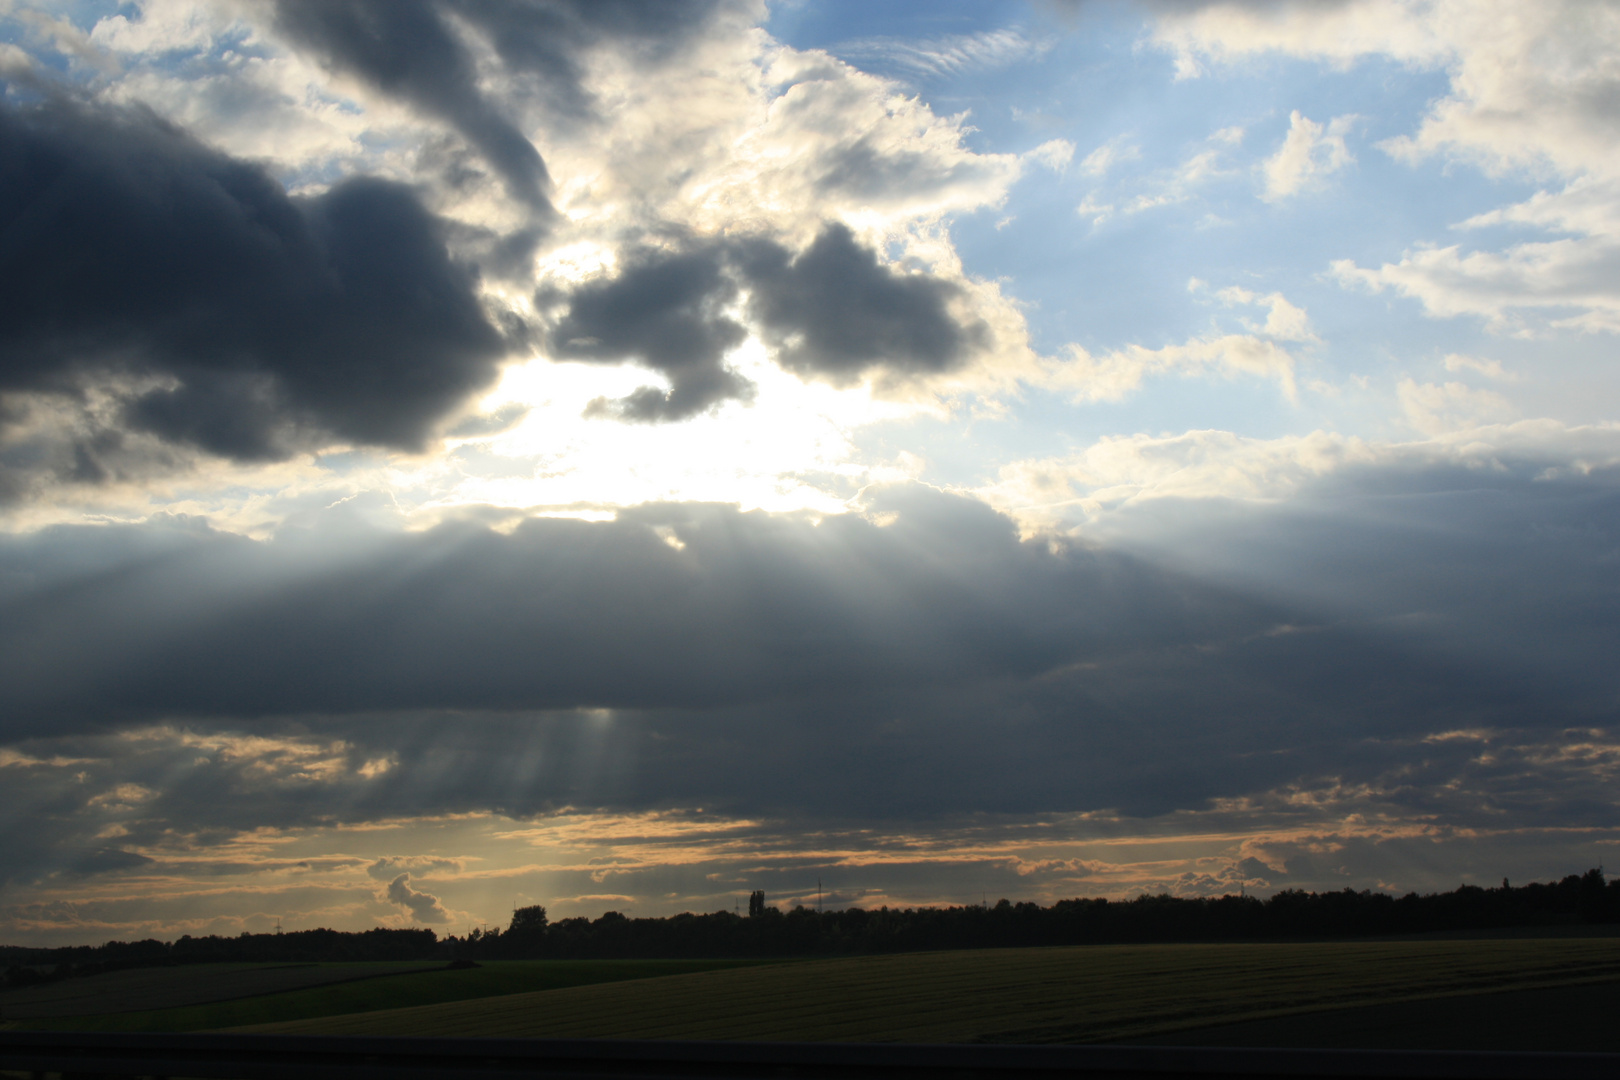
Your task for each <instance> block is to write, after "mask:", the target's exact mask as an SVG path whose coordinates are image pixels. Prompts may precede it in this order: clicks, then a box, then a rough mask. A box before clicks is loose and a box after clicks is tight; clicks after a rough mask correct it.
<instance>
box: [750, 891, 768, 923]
mask: <svg viewBox="0 0 1620 1080" xmlns="http://www.w3.org/2000/svg"><path fill="white" fill-rule="evenodd" d="M763 914H765V891H764V890H763V889H755V890H754V891H753V892H751V893H749V894H748V917H749V918H750V919H753V918H757V917H758V916H760V915H763Z"/></svg>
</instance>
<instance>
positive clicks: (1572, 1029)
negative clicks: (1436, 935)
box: [1140, 980, 1620, 1053]
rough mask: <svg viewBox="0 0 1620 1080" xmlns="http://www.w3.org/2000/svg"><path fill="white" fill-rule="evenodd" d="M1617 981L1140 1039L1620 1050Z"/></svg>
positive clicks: (1187, 1043)
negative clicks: (1617, 1020)
mask: <svg viewBox="0 0 1620 1080" xmlns="http://www.w3.org/2000/svg"><path fill="white" fill-rule="evenodd" d="M1616 1017H1620V980H1616V981H1610V982H1600V983H1585V984H1581V985H1576V986H1552V987H1543V988H1541V989H1538V990H1503V991H1499V992H1497V993H1493V994H1468V995H1464V996H1461V997H1444V998H1428V999H1426V1000H1422V1001H1403V1002H1400V1003H1398V1004H1393V1005H1363V1006H1361V1007H1359V1008H1354V1009H1331V1010H1328V1011H1326V1012H1312V1013H1295V1014H1293V1015H1291V1016H1279V1017H1273V1018H1272V1019H1270V1020H1254V1021H1250V1022H1248V1023H1241V1024H1224V1025H1221V1026H1219V1027H1207V1028H1184V1029H1182V1030H1180V1031H1175V1032H1171V1033H1169V1034H1166V1035H1158V1036H1149V1037H1147V1038H1144V1039H1142V1040H1140V1041H1142V1042H1144V1043H1152V1044H1157V1045H1161V1046H1291V1047H1338V1048H1344V1049H1361V1050H1374V1049H1376V1050H1463V1049H1467V1050H1570V1051H1576V1050H1578V1051H1606V1052H1609V1053H1617V1052H1620V1024H1617V1023H1616V1022H1615V1018H1616Z"/></svg>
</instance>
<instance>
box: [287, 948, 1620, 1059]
mask: <svg viewBox="0 0 1620 1080" xmlns="http://www.w3.org/2000/svg"><path fill="white" fill-rule="evenodd" d="M1616 978H1620V941H1615V940H1612V939H1597V940H1592V941H1580V940H1558V941H1500V942H1495V941H1466V942H1462V941H1447V942H1412V943H1386V942H1380V943H1327V944H1316V943H1313V944H1266V945H1145V946H1089V947H1076V948H1047V949H1012V950H982V951H974V952H953V953H912V954H905V955H895V956H877V957H859V958H851V959H838V960H819V961H809V962H804V963H798V964H792V965H784V966H779V967H756V968H746V969H733V970H727V971H709V972H702V973H695V974H690V975H678V976H668V977H665V978H660V979H643V980H635V981H626V982H619V983H613V984H607V985H595V986H579V987H575V988H571V989H563V990H552V991H542V992H538V993H528V994H519V995H514V996H511V997H504V998H486V999H483V1000H480V1001H476V1002H472V1001H469V1002H461V1003H456V1004H450V1005H442V1006H435V1007H430V1008H418V1009H400V1010H394V1011H391V1012H386V1013H383V1012H378V1013H365V1014H351V1015H349V1016H344V1017H331V1018H328V1019H323V1020H309V1021H303V1022H299V1023H293V1024H283V1025H275V1026H274V1030H278V1031H285V1032H289V1033H293V1032H297V1033H307V1034H379V1035H381V1034H397V1035H404V1034H416V1035H445V1036H454V1035H462V1036H503V1037H526V1036H527V1037H552V1038H649V1039H740V1040H794V1041H796V1040H805V1041H825V1040H831V1041H851V1042H863V1041H903V1042H959V1041H992V1042H1053V1041H1062V1042H1097V1041H1117V1040H1120V1039H1126V1038H1129V1037H1131V1036H1133V1035H1147V1034H1152V1033H1159V1032H1164V1031H1170V1030H1175V1029H1177V1028H1184V1027H1196V1026H1206V1025H1209V1024H1214V1023H1232V1022H1238V1021H1246V1020H1252V1019H1263V1018H1268V1017H1275V1016H1281V1015H1287V1014H1291V1013H1299V1012H1309V1011H1316V1010H1323V1009H1335V1008H1344V1007H1348V1006H1353V1005H1358V1004H1368V1003H1380V1002H1384V1003H1387V1002H1392V1001H1399V1000H1418V999H1424V998H1431V997H1437V996H1447V995H1456V994H1471V993H1479V992H1483V991H1488V990H1494V989H1513V988H1531V987H1541V986H1557V985H1569V984H1573V983H1578V982H1582V981H1591V980H1595V979H1616ZM261 1030H271V1029H270V1028H264V1029H261Z"/></svg>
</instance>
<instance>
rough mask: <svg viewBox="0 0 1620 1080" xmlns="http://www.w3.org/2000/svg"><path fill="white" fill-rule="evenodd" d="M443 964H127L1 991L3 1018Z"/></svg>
mask: <svg viewBox="0 0 1620 1080" xmlns="http://www.w3.org/2000/svg"><path fill="white" fill-rule="evenodd" d="M442 967H444V964H443V962H442V961H441V962H434V961H427V962H418V963H399V962H393V963H390V962H386V961H376V962H370V963H364V962H359V963H331V964H285V963H272V964H192V965H181V966H176V967H149V968H131V969H129V970H127V971H109V972H105V973H103V974H100V975H86V976H83V977H81V978H71V979H63V980H62V981H61V982H54V983H46V984H44V985H41V986H28V987H23V988H20V989H15V990H6V991H3V992H0V1016H4V1017H5V1019H7V1020H34V1019H45V1018H54V1017H71V1016H90V1015H95V1014H99V1013H121V1012H130V1011H133V1010H136V1009H154V1008H158V1009H165V1008H175V1007H179V1006H185V1005H196V1004H199V1003H202V1002H209V1001H224V1000H228V999H231V998H245V997H252V996H256V995H259V994H274V993H279V992H283V991H288V990H300V989H304V988H306V987H312V986H321V985H324V984H330V983H342V982H351V981H355V980H361V979H367V980H369V979H374V978H378V977H382V976H397V975H405V974H410V973H415V972H425V971H431V970H433V969H434V968H442Z"/></svg>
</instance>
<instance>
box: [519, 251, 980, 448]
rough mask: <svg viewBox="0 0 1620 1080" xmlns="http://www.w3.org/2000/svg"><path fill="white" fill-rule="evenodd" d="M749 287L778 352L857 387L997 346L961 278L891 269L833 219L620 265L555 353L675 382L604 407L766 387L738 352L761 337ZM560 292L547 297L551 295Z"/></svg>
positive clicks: (629, 413)
mask: <svg viewBox="0 0 1620 1080" xmlns="http://www.w3.org/2000/svg"><path fill="white" fill-rule="evenodd" d="M745 289H746V290H747V292H748V297H749V299H748V311H749V314H750V315H751V316H752V318H753V319H754V320H755V321H757V323H758V324H759V326H760V327H761V329H762V331H763V333H764V336H765V337H766V338H767V339H768V340H769V341H770V343H771V344H772V345H773V347H774V354H775V356H776V358H777V360H778V362H780V363H781V364H782V365H783V366H784V367H785V368H787V369H788V370H790V371H793V372H794V373H796V374H798V375H800V376H802V377H816V378H824V379H827V380H829V381H831V382H834V383H840V384H844V383H849V382H852V381H854V380H856V379H858V378H860V377H861V376H863V375H865V374H867V373H869V372H872V371H881V372H883V373H885V374H887V375H890V376H895V377H902V378H903V377H908V376H915V375H931V374H939V373H941V372H945V371H950V370H953V369H955V368H957V367H959V366H961V365H962V364H964V363H965V362H967V360H968V359H969V358H970V357H971V356H972V355H973V354H974V352H976V351H978V350H980V349H983V348H985V347H986V346H987V345H988V344H989V337H990V335H989V329H988V327H986V326H985V325H984V324H983V323H982V322H979V321H966V322H964V321H961V320H959V319H958V318H957V317H956V316H955V315H954V314H953V313H952V312H951V310H950V304H951V302H952V301H953V300H954V299H956V298H957V297H958V296H959V295H960V294H961V288H960V287H959V286H957V285H955V284H953V283H951V282H948V281H945V280H943V279H941V278H938V277H935V276H933V275H930V274H923V273H906V272H904V271H899V270H896V269H893V268H891V267H887V266H884V265H882V264H881V263H880V262H879V261H878V255H877V252H876V251H874V250H872V249H871V248H867V247H863V246H862V245H861V244H859V243H858V242H857V241H856V239H855V237H854V234H853V233H851V232H850V230H849V229H848V228H847V227H845V226H844V225H841V224H837V223H832V224H829V225H827V226H826V227H825V228H823V229H822V231H821V233H820V235H818V236H817V237H816V239H815V241H814V242H813V243H811V245H810V246H809V247H808V248H806V249H805V250H804V251H802V252H800V253H799V254H798V255H796V256H795V255H794V254H793V253H792V252H791V251H790V250H788V249H787V248H785V247H783V246H782V245H780V244H778V243H776V242H774V241H771V240H765V239H752V240H739V241H715V242H711V243H704V244H691V245H688V246H687V247H685V248H684V249H682V250H677V251H632V252H631V253H630V254H629V255H628V256H627V257H626V258H625V261H624V265H623V266H622V268H621V269H620V270H619V272H618V273H617V275H616V276H614V277H611V278H606V279H603V280H599V281H592V282H589V283H587V284H585V285H583V286H581V287H579V288H578V289H576V290H575V291H574V292H573V293H572V294H570V295H569V296H568V297H567V309H566V311H565V313H564V315H563V316H562V317H561V319H560V320H559V321H558V322H557V323H556V324H555V325H554V327H553V328H552V332H551V335H550V351H551V354H552V355H553V356H555V357H557V358H559V359H564V360H587V361H597V362H606V363H617V362H620V361H625V360H633V361H636V362H638V363H641V364H643V365H645V366H647V367H650V368H652V369H653V370H655V371H658V372H661V373H662V374H664V375H666V376H667V377H668V378H669V380H670V389H669V390H668V391H667V392H666V391H663V390H660V389H657V388H655V387H643V388H642V389H640V390H638V391H636V393H634V394H632V395H630V396H629V397H627V398H625V399H624V400H622V401H617V402H609V401H607V400H601V401H598V402H594V403H593V404H592V412H593V413H594V414H598V415H611V416H617V417H619V418H621V419H625V420H632V421H662V420H682V419H685V418H687V417H689V416H693V415H696V414H698V413H701V412H703V411H705V410H707V409H710V408H712V407H713V406H715V405H717V404H719V403H721V402H723V401H727V400H732V399H739V398H742V399H746V398H747V397H748V396H749V395H750V394H751V392H752V389H753V388H752V384H751V383H749V382H748V381H747V380H746V379H744V378H742V377H741V376H740V375H738V374H737V373H736V372H734V371H732V370H731V369H730V368H728V367H727V366H726V365H725V362H724V358H725V354H726V353H727V352H728V351H729V350H731V349H733V348H735V347H736V346H737V345H739V344H741V343H742V341H743V340H744V338H745V337H746V336H747V329H746V328H745V327H744V326H743V325H742V324H741V323H739V322H738V321H737V320H736V319H735V318H734V317H733V316H732V314H731V313H730V308H731V307H732V305H734V304H735V302H736V301H737V299H738V297H739V295H740V293H741V292H742V291H743V290H745ZM553 299H554V298H553V297H552V296H551V295H549V294H547V293H544V292H542V294H541V295H540V296H538V297H537V298H536V300H537V303H539V304H540V305H541V306H547V305H549V304H550V303H551V302H552V301H553Z"/></svg>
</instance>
